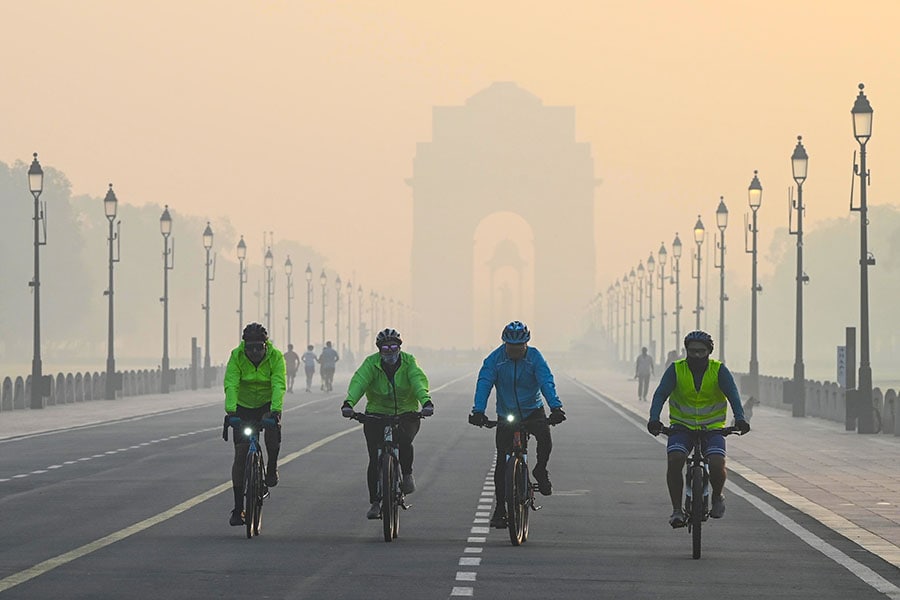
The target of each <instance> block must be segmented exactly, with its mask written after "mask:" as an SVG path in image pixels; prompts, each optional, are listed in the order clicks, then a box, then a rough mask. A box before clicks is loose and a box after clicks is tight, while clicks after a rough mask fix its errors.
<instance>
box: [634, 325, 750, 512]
mask: <svg viewBox="0 0 900 600" xmlns="http://www.w3.org/2000/svg"><path fill="white" fill-rule="evenodd" d="M684 348H685V350H686V351H687V357H686V358H682V359H680V360H676V361H675V362H674V363H672V364H671V365H669V367H668V368H667V369H666V372H665V373H663V376H662V377H661V378H660V380H659V385H658V386H657V388H656V391H655V392H654V393H653V402H652V404H651V405H650V420H649V421H648V423H647V431H649V432H650V433H651V434H653V435H659V434H660V432H661V431H662V427H663V424H662V422H661V421H660V420H659V419H660V413H661V412H662V407H663V404H664V403H665V401H666V400H667V399H668V401H669V422H670V424H671V426H672V428H673V429H675V430H676V431H675V432H673V433H672V434H670V435H669V441H668V445H667V449H666V453H667V456H668V468H667V470H666V483H667V484H668V487H669V497H670V499H671V500H672V515H671V516H670V517H669V525H671V526H672V527H683V526H684V524H685V522H686V518H687V517H686V516H685V513H684V509H683V508H682V505H681V501H682V500H681V498H682V496H681V493H682V485H683V482H684V475H683V471H684V464H685V461H686V460H687V455H688V454H690V452H691V450H692V449H693V444H692V441H691V437H690V435H689V434H688V433H687V431H686V430H688V429H693V430H697V429H707V430H710V429H711V430H716V429H722V428H723V427H725V416H726V412H727V404H726V402H725V401H726V399H727V400H728V404H731V410H732V411H733V412H734V426H735V427H737V429H738V430H739V431H740V433H742V434H744V433H747V432H748V431H750V423H748V422H747V420H746V419H745V418H744V409H743V408H742V406H741V397H740V394H739V393H738V390H737V386H736V385H735V383H734V377H733V376H732V374H731V371H729V370H728V367H726V366H725V365H724V364H722V363H721V362H719V361H717V360H713V359H711V358H710V357H709V355H710V354H711V353H712V351H713V339H712V336H710V335H709V334H708V333H706V332H705V331H692V332H690V333H689V334H687V335H686V336H684ZM678 429H681V430H682V431H677V430H678ZM702 444H703V448H702V450H703V453H704V454H705V455H706V456H707V457H708V458H709V481H710V485H711V486H712V506H711V507H710V511H709V516H710V517H712V518H713V519H721V518H722V516H724V515H725V497H724V495H723V494H722V490H723V488H724V487H725V478H726V472H725V436H723V435H722V434H720V433H719V434H717V433H713V434H709V435H707V436H706V437H704V438H703V442H702Z"/></svg>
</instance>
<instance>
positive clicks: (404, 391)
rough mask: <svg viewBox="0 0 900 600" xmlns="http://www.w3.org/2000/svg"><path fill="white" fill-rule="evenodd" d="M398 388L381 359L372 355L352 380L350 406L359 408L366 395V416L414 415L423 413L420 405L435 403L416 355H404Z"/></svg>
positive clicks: (379, 356) (397, 381) (396, 375)
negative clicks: (368, 414) (406, 413)
mask: <svg viewBox="0 0 900 600" xmlns="http://www.w3.org/2000/svg"><path fill="white" fill-rule="evenodd" d="M394 384H395V385H391V382H390V380H389V379H388V376H387V374H386V373H385V372H384V369H382V368H381V355H380V354H378V353H376V354H372V355H371V356H367V357H366V359H365V360H364V361H363V362H362V364H361V365H360V366H359V368H358V369H357V370H356V373H354V374H353V377H352V378H351V379H350V386H349V387H348V388H347V399H346V400H347V402H348V403H349V404H350V406H355V405H356V403H357V402H359V399H360V398H362V397H363V395H365V396H366V412H367V413H371V414H376V415H393V414H400V413H405V412H414V411H417V410H419V405H421V404H425V403H426V402H430V401H431V394H430V393H429V391H428V377H426V376H425V372H424V371H422V369H421V368H420V367H419V365H418V364H416V357H415V356H413V355H412V354H409V353H407V352H400V367H398V369H397V372H396V373H394ZM395 399H396V405H395V403H394V401H395ZM395 406H396V408H395Z"/></svg>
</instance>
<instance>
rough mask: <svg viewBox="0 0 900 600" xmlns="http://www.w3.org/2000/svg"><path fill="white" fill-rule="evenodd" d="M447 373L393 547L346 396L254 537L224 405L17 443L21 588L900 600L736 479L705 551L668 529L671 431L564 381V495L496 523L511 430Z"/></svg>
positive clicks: (9, 500) (11, 490) (4, 589)
mask: <svg viewBox="0 0 900 600" xmlns="http://www.w3.org/2000/svg"><path fill="white" fill-rule="evenodd" d="M430 376H431V380H432V389H433V390H434V392H433V394H434V400H435V405H436V411H435V416H434V417H432V418H430V419H427V420H425V421H423V423H422V428H421V431H420V433H419V435H418V437H417V438H416V442H415V457H416V458H415V475H416V482H417V486H418V490H417V491H416V493H415V494H413V495H411V496H409V498H408V499H409V501H410V503H411V504H412V508H411V510H408V511H405V512H403V513H402V514H401V522H400V536H399V538H398V539H397V540H395V541H394V542H392V543H385V542H384V540H383V538H382V533H381V523H380V521H368V520H366V518H365V512H366V510H367V508H368V502H367V500H368V497H367V492H366V484H365V467H366V450H365V443H364V439H363V435H362V429H361V426H360V425H358V424H356V423H355V422H350V421H348V420H346V419H342V418H341V417H340V412H339V406H340V403H341V401H342V399H343V398H342V395H341V394H340V393H339V392H340V390H339V389H338V388H335V389H336V391H335V393H331V394H328V395H326V394H324V393H321V392H316V393H311V394H306V393H297V394H293V395H290V396H288V397H287V400H286V405H285V406H286V409H285V413H284V441H283V444H282V463H281V467H280V474H281V482H280V484H279V485H278V487H276V488H274V489H272V493H271V498H270V499H269V500H268V501H267V502H266V504H265V511H264V516H263V531H262V535H261V536H260V537H258V538H254V539H252V540H248V539H246V537H245V534H244V529H243V528H238V527H230V526H229V525H228V516H229V513H230V509H231V504H232V494H231V489H230V488H231V485H230V465H231V458H232V445H231V442H228V443H225V442H224V441H223V440H222V438H221V423H222V416H223V412H222V408H221V406H220V405H218V404H215V405H208V406H203V407H197V408H187V409H183V410H178V411H172V412H170V413H166V414H162V415H153V416H147V417H139V418H127V419H122V420H117V421H112V422H108V423H104V424H100V425H96V426H89V427H77V428H72V429H66V428H63V429H61V430H59V431H55V432H52V433H48V434H43V435H36V436H23V437H21V438H15V439H10V440H5V441H3V442H2V443H0V508H2V513H0V522H2V540H3V544H2V546H0V598H2V597H9V598H35V599H36V598H40V599H45V598H90V599H92V600H97V599H102V598H116V599H119V598H134V599H144V598H146V599H153V600H158V599H160V598H165V599H167V600H173V599H178V598H185V599H188V598H189V599H197V598H310V599H313V598H315V599H321V598H349V599H353V598H360V599H362V598H365V599H367V600H377V599H396V598H409V599H429V598H450V597H466V596H472V597H480V598H494V599H498V598H499V599H505V598H529V597H531V598H560V599H562V598H565V599H578V598H591V599H596V598H622V599H626V598H627V599H629V600H634V599H648V598H665V599H666V600H671V599H678V598H688V597H706V596H711V595H716V596H722V597H728V598H730V599H735V598H752V599H754V600H758V599H760V598H815V599H817V600H827V599H832V598H833V599H841V600H846V599H847V598H852V599H854V600H862V599H867V598H884V597H885V596H887V597H891V598H900V590H898V588H897V587H896V586H898V585H900V574H898V572H897V569H896V568H895V567H893V566H891V565H888V564H886V563H884V562H882V561H881V560H880V559H878V558H876V557H874V556H873V555H871V554H869V553H867V552H865V551H863V550H862V549H860V548H859V547H858V546H856V545H855V544H853V543H851V542H850V541H848V540H846V539H845V538H843V537H841V536H839V535H837V534H835V533H833V532H832V531H830V530H829V529H827V528H826V527H825V526H823V525H821V524H820V523H818V522H815V521H812V520H811V519H809V518H806V517H805V516H804V515H803V514H802V513H799V512H798V511H796V510H794V509H793V508H792V507H790V506H787V505H785V504H783V503H781V502H779V501H778V500H776V499H774V498H772V497H770V496H768V495H767V494H765V493H764V492H762V491H761V490H759V489H757V488H755V487H754V486H753V485H751V484H749V483H747V482H745V481H742V480H741V479H740V478H739V477H737V476H732V477H731V479H730V483H729V486H730V487H729V491H728V492H727V499H728V505H727V506H728V508H727V514H726V516H725V518H724V519H721V520H718V521H709V522H708V523H707V525H706V527H704V530H703V531H704V545H703V557H702V558H701V559H700V560H692V559H691V540H690V536H689V535H688V533H687V531H686V530H672V529H671V528H669V526H668V524H667V518H668V515H669V512H670V509H669V502H668V499H667V493H666V490H665V482H664V475H665V449H664V446H663V445H662V444H661V443H660V440H659V439H655V438H653V437H651V436H649V435H648V434H647V433H646V432H645V431H644V423H643V422H637V421H635V420H634V419H633V418H631V417H630V416H626V415H625V414H624V413H623V412H622V411H620V410H618V409H616V408H614V407H613V406H611V405H610V404H609V403H607V402H606V401H604V399H603V398H602V397H600V396H599V394H596V393H594V392H592V391H591V390H589V389H586V388H584V387H583V386H581V385H579V384H577V383H575V382H573V381H571V380H569V379H566V378H564V377H559V378H558V379H559V381H558V387H559V391H560V396H561V397H562V399H563V402H564V404H565V408H566V411H567V414H568V420H567V421H566V422H564V423H563V424H561V425H560V426H558V427H555V428H553V444H554V446H553V456H552V458H551V461H550V466H549V470H550V474H551V479H552V481H553V486H554V493H553V495H552V496H550V497H540V496H539V502H540V504H542V505H543V508H542V510H540V511H539V512H536V513H532V518H531V531H530V535H529V539H528V542H527V543H525V544H524V545H522V546H520V547H513V546H511V545H510V542H509V537H508V535H507V533H506V532H505V531H504V530H490V529H487V518H488V514H487V511H488V510H489V509H487V508H486V505H487V504H492V494H491V493H490V492H491V488H490V484H491V479H490V477H489V472H490V469H491V467H492V466H493V460H494V446H493V443H494V442H493V435H494V434H493V431H489V430H486V429H479V428H475V427H472V426H470V425H468V423H467V422H466V416H467V414H468V412H469V409H470V407H471V403H472V391H473V389H474V373H463V372H446V373H444V372H432V373H430ZM110 408H111V411H114V409H115V407H114V404H111V405H110ZM492 411H493V399H492V400H491V403H490V405H489V413H490V412H492ZM111 417H115V415H114V413H112V414H111ZM751 435H752V434H751ZM728 443H729V444H730V445H731V444H740V443H741V440H740V439H739V438H728Z"/></svg>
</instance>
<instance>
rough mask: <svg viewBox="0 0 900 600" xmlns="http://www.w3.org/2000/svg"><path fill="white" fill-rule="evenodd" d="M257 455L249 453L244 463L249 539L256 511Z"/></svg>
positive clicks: (246, 521) (246, 522)
mask: <svg viewBox="0 0 900 600" xmlns="http://www.w3.org/2000/svg"><path fill="white" fill-rule="evenodd" d="M258 475H259V474H258V472H257V470H256V455H255V454H251V453H248V454H247V460H246V462H245V463H244V526H245V527H246V528H247V539H249V538H251V537H253V514H254V513H255V512H256V499H257V497H258V496H257V493H256V488H257V485H258V483H257V479H258Z"/></svg>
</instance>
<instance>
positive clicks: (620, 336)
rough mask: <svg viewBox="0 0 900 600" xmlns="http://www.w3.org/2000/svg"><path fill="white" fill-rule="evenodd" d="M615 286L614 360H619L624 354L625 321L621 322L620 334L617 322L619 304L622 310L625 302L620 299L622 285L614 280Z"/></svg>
mask: <svg viewBox="0 0 900 600" xmlns="http://www.w3.org/2000/svg"><path fill="white" fill-rule="evenodd" d="M615 286H616V358H617V359H620V358H622V355H623V354H625V348H624V346H625V341H624V340H625V331H624V325H625V320H624V319H622V320H621V322H622V331H621V332H620V331H619V321H620V320H619V304H620V303H621V304H622V307H623V310H624V306H625V302H624V300H623V299H622V284H621V282H620V281H619V280H618V279H616V283H615ZM620 345H621V346H623V348H619V346H620Z"/></svg>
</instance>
